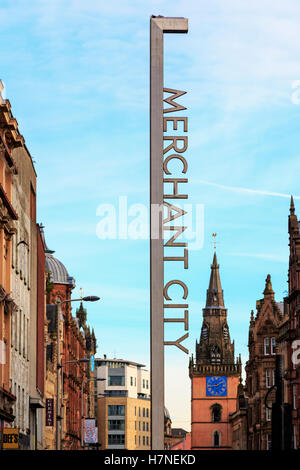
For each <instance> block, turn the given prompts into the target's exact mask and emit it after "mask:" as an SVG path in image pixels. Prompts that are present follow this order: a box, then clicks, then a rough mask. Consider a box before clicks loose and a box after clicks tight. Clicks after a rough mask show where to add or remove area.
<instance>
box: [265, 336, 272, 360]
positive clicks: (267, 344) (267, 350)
mask: <svg viewBox="0 0 300 470" xmlns="http://www.w3.org/2000/svg"><path fill="white" fill-rule="evenodd" d="M270 352H271V350H270V338H265V339H264V355H265V356H268V355H269V354H270Z"/></svg>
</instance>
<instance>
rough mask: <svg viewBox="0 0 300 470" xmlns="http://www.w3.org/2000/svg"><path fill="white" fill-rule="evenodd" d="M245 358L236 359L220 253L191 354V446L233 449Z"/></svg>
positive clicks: (215, 262)
mask: <svg viewBox="0 0 300 470" xmlns="http://www.w3.org/2000/svg"><path fill="white" fill-rule="evenodd" d="M241 369H242V363H241V357H239V358H237V359H236V360H235V357H234V343H233V342H231V340H230V334H229V327H228V323H227V309H226V308H225V305H224V297H223V289H222V285H221V279H220V272H219V265H218V261H217V255H216V253H214V257H213V262H212V265H211V272H210V280H209V286H208V289H207V293H206V305H205V307H204V308H203V322H202V328H201V334H200V341H199V342H198V341H196V358H195V359H194V357H193V356H192V357H191V360H190V364H189V375H190V379H191V382H192V386H191V410H192V416H191V420H192V426H191V434H192V437H191V449H192V450H209V449H215V448H219V449H231V448H232V429H231V422H230V419H231V418H230V416H231V414H232V413H234V412H235V411H236V404H237V396H239V395H240V391H239V388H240V389H241V384H240V376H241Z"/></svg>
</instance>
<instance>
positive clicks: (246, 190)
mask: <svg viewBox="0 0 300 470" xmlns="http://www.w3.org/2000/svg"><path fill="white" fill-rule="evenodd" d="M197 183H199V184H206V185H208V186H215V187H217V188H220V189H225V190H227V191H234V192H237V193H245V194H252V195H258V196H275V197H285V198H290V197H291V194H283V193H276V192H272V191H264V190H261V189H249V188H241V187H236V186H226V185H224V184H219V183H213V182H211V181H204V180H198V181H197ZM293 197H294V199H300V196H293Z"/></svg>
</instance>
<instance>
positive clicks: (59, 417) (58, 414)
mask: <svg viewBox="0 0 300 470" xmlns="http://www.w3.org/2000/svg"><path fill="white" fill-rule="evenodd" d="M98 300H100V297H97V296H95V295H90V296H87V297H82V298H80V299H67V300H63V301H61V300H60V299H57V300H56V320H57V381H56V397H57V405H56V450H61V449H60V447H61V439H60V438H59V426H58V422H59V421H62V419H63V416H62V400H60V387H59V382H60V380H59V374H60V371H62V368H63V366H64V365H65V364H67V363H71V362H89V359H88V358H83V359H78V360H74V361H67V362H64V363H63V364H62V363H61V362H60V318H59V314H61V305H62V304H64V303H70V302H82V301H84V302H97V301H98ZM59 307H60V308H59ZM61 380H62V386H61V392H62V391H63V377H61ZM62 431H63V428H62V425H61V433H62Z"/></svg>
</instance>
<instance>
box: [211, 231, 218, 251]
mask: <svg viewBox="0 0 300 470" xmlns="http://www.w3.org/2000/svg"><path fill="white" fill-rule="evenodd" d="M216 236H217V234H216V233H213V234H212V237H213V242H212V243H213V244H214V250H215V251H216V248H217V240H216Z"/></svg>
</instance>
